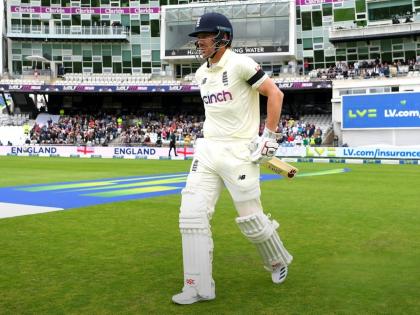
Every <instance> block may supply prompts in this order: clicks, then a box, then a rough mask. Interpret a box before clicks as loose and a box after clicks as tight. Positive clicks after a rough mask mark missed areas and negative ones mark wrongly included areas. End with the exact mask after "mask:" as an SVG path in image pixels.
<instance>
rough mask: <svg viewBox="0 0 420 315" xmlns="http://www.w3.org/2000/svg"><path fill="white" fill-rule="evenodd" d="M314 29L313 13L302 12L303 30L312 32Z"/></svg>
mask: <svg viewBox="0 0 420 315" xmlns="http://www.w3.org/2000/svg"><path fill="white" fill-rule="evenodd" d="M311 29H312V17H311V12H302V30H303V31H310V30H311Z"/></svg>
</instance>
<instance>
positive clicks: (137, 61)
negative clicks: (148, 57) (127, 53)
mask: <svg viewBox="0 0 420 315" xmlns="http://www.w3.org/2000/svg"><path fill="white" fill-rule="evenodd" d="M133 67H136V68H139V67H141V58H140V57H133Z"/></svg>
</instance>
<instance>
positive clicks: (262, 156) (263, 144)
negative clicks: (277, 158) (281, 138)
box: [250, 128, 279, 164]
mask: <svg viewBox="0 0 420 315" xmlns="http://www.w3.org/2000/svg"><path fill="white" fill-rule="evenodd" d="M278 147H279V144H278V143H277V133H275V132H273V131H271V130H270V129H267V128H264V132H263V134H262V136H261V137H258V138H256V139H255V140H253V141H252V142H251V145H250V150H251V161H252V162H254V163H259V164H261V163H265V162H267V161H269V160H271V158H272V157H273V156H274V155H275V154H276V151H277V148H278Z"/></svg>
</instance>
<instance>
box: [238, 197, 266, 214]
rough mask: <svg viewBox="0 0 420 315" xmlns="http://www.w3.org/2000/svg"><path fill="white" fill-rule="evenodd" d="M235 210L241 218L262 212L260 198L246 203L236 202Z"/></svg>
mask: <svg viewBox="0 0 420 315" xmlns="http://www.w3.org/2000/svg"><path fill="white" fill-rule="evenodd" d="M234 204H235V208H236V211H237V212H238V215H239V216H240V217H245V216H248V215H251V214H255V213H259V212H262V211H263V209H262V206H261V201H260V198H254V199H251V200H246V201H235V202H234Z"/></svg>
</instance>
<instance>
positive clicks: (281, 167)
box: [263, 157, 298, 178]
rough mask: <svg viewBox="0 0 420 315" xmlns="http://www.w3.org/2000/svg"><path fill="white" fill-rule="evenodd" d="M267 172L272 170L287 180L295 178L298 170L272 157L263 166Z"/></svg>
mask: <svg viewBox="0 0 420 315" xmlns="http://www.w3.org/2000/svg"><path fill="white" fill-rule="evenodd" d="M263 165H264V166H265V167H266V168H268V169H269V170H272V171H273V172H274V173H277V174H279V175H282V176H284V177H287V178H293V177H295V175H296V173H297V172H298V169H297V168H296V167H294V166H292V165H290V164H288V163H286V162H283V161H282V160H280V159H279V158H277V157H273V158H272V159H271V160H270V161H268V162H266V163H264V164H263Z"/></svg>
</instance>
